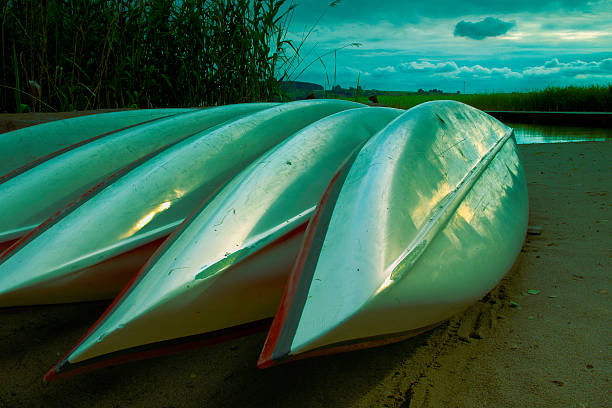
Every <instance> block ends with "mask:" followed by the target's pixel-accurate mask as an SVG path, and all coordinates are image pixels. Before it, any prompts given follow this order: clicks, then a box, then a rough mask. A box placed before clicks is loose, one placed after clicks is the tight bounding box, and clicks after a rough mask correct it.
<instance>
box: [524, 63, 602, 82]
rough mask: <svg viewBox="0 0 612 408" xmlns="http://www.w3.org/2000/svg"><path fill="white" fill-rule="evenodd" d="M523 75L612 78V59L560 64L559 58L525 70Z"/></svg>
mask: <svg viewBox="0 0 612 408" xmlns="http://www.w3.org/2000/svg"><path fill="white" fill-rule="evenodd" d="M523 74H524V75H530V76H550V75H557V76H558V75H563V76H569V77H576V78H578V76H580V78H587V77H588V76H590V75H597V76H610V77H612V58H606V59H603V60H601V61H589V62H585V61H581V60H577V61H572V62H560V61H559V60H558V59H557V58H553V59H552V60H550V61H546V62H545V63H544V65H540V66H535V67H527V68H525V69H524V70H523ZM580 78H579V79H580Z"/></svg>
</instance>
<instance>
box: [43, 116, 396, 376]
mask: <svg viewBox="0 0 612 408" xmlns="http://www.w3.org/2000/svg"><path fill="white" fill-rule="evenodd" d="M402 112H403V111H400V110H396V109H389V108H362V109H354V110H349V111H346V112H341V113H338V114H335V115H332V116H330V117H327V118H325V119H322V120H320V121H318V122H315V123H313V124H312V125H310V126H308V127H306V128H305V129H303V130H302V131H300V132H298V133H296V134H295V135H293V136H292V137H291V138H289V139H287V140H286V141H285V142H283V143H281V144H280V145H278V146H277V147H275V148H274V149H272V150H271V151H269V152H268V153H266V154H265V155H263V156H261V157H260V158H258V159H257V160H256V161H255V162H253V163H252V164H251V165H249V166H248V167H246V168H245V169H244V170H243V171H242V172H241V173H240V174H238V175H237V176H236V177H234V178H233V179H232V180H231V182H229V183H228V184H227V185H226V186H224V187H223V188H222V189H221V190H220V191H219V192H217V193H216V194H215V196H214V197H212V198H211V199H210V200H208V201H207V202H206V204H204V205H203V206H202V207H201V208H200V209H199V210H198V211H197V212H196V213H195V214H194V215H192V216H191V217H190V218H189V219H188V220H187V221H186V222H185V223H184V224H183V225H182V226H181V228H180V230H179V231H177V232H176V233H175V234H174V235H172V236H171V237H170V238H169V239H168V240H167V241H166V242H165V243H164V245H163V246H162V248H161V249H160V251H159V252H158V253H157V254H156V255H155V256H154V258H152V259H151V260H150V261H149V263H148V265H147V266H146V267H145V269H144V270H143V271H141V272H140V273H139V275H138V277H137V278H136V279H135V280H134V281H133V282H132V283H131V284H130V286H129V287H128V288H127V289H126V290H125V291H124V292H123V293H122V294H121V295H120V296H119V297H118V298H117V299H116V300H115V302H114V303H113V305H112V306H111V307H110V308H109V309H108V310H107V312H106V313H105V314H104V315H103V317H102V318H101V319H100V320H99V321H98V322H97V323H96V325H94V327H92V329H91V330H90V331H89V332H88V333H87V335H86V336H85V337H84V338H83V339H82V340H81V341H80V342H79V344H78V345H77V346H76V347H75V348H74V349H73V350H72V351H71V352H70V353H69V354H68V355H67V356H66V357H65V358H64V359H63V360H62V361H61V362H60V363H59V364H58V365H57V366H56V367H54V368H53V369H52V370H51V371H50V372H49V373H48V374H47V377H46V378H47V379H49V380H52V379H56V378H59V377H62V376H65V375H71V374H75V373H78V372H82V371H87V370H90V369H93V368H98V367H101V366H105V365H111V364H117V363H119V362H123V361H126V360H129V359H134V358H143V357H146V356H151V355H155V354H159V353H160V352H162V351H167V350H175V349H180V348H183V347H185V345H186V344H187V343H191V344H193V343H200V344H202V343H210V342H215V341H219V339H224V338H228V337H230V336H235V335H237V334H244V333H249V332H251V331H253V330H256V329H258V328H262V327H266V325H267V324H269V318H270V317H271V316H272V315H273V314H274V311H275V310H276V308H277V306H278V302H279V299H280V296H281V294H282V289H283V287H284V283H285V281H286V277H287V276H288V273H289V271H290V270H291V265H292V263H293V260H294V259H295V256H296V255H297V253H298V250H299V247H300V243H301V239H302V235H303V232H304V230H305V226H306V223H307V221H308V219H309V218H310V216H311V215H312V213H313V211H314V208H315V206H316V203H317V202H318V200H319V199H320V197H321V195H322V194H323V192H324V191H325V188H326V186H327V184H328V182H329V180H330V179H331V178H332V176H333V174H334V173H335V172H336V171H337V170H338V168H339V167H340V166H341V165H342V163H343V162H344V161H345V160H346V158H347V157H349V156H350V155H351V153H352V152H353V151H355V150H358V149H359V147H360V146H361V145H362V144H363V142H364V141H366V140H367V139H368V138H369V137H371V136H372V135H373V134H375V133H376V132H377V131H378V130H380V129H382V128H383V127H384V126H386V125H387V124H388V123H389V122H391V121H392V120H393V119H394V118H396V117H397V116H398V115H399V114H401V113H402Z"/></svg>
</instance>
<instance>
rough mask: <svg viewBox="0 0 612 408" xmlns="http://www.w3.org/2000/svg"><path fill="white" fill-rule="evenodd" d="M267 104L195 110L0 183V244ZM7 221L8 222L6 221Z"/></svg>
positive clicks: (53, 158) (110, 137) (51, 159)
mask: <svg viewBox="0 0 612 408" xmlns="http://www.w3.org/2000/svg"><path fill="white" fill-rule="evenodd" d="M270 106H274V105H270V104H240V105H229V106H223V107H218V108H210V109H201V110H196V111H193V112H187V113H181V114H177V115H173V116H170V117H166V118H162V119H158V120H154V121H152V122H148V123H146V124H141V125H139V126H134V127H130V128H127V129H123V130H119V131H116V132H111V133H109V134H106V135H104V136H103V137H99V138H94V140H91V141H89V142H88V143H85V144H82V145H77V146H75V147H73V148H70V149H68V150H66V151H63V152H60V153H61V154H57V155H55V154H52V155H48V156H46V157H45V159H44V160H43V161H41V162H35V163H33V164H32V165H31V166H30V165H28V166H24V167H21V168H20V169H19V170H17V171H15V172H12V173H9V174H8V175H5V176H2V177H0V214H2V215H3V216H2V217H0V243H1V242H5V241H10V240H14V239H18V238H20V237H22V236H24V235H26V234H27V233H28V232H30V231H31V230H33V229H34V228H36V227H37V226H38V225H40V223H42V222H43V221H44V220H46V219H47V218H49V217H51V216H52V215H54V214H55V213H57V212H58V211H60V210H62V209H63V208H64V207H66V206H67V205H68V204H70V203H72V202H74V201H75V200H77V199H78V198H79V197H80V196H81V195H83V194H85V193H87V192H88V190H90V189H92V188H93V187H95V186H96V185H97V184H98V183H100V182H102V181H103V180H105V179H106V178H108V177H109V176H111V175H112V174H113V173H115V172H116V171H118V170H120V169H121V168H123V167H125V166H127V165H129V164H131V163H133V162H135V161H137V160H142V159H143V158H145V157H146V156H148V155H150V154H153V153H155V152H156V151H159V150H161V149H164V148H167V147H168V146H169V145H172V144H174V143H176V142H178V141H180V140H182V139H184V138H186V137H189V136H191V135H193V134H195V133H198V132H200V131H203V130H205V129H208V128H211V127H213V126H215V125H218V124H220V123H222V122H225V121H226V120H229V119H232V118H236V117H238V116H241V115H244V114H247V113H251V112H256V111H259V110H262V109H265V108H269V107H270ZM9 215H10V216H9Z"/></svg>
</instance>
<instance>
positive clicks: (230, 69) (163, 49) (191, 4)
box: [0, 0, 291, 112]
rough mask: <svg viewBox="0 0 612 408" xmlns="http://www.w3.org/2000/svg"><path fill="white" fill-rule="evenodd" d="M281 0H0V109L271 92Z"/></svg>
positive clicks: (251, 97) (180, 102)
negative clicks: (0, 62)
mask: <svg viewBox="0 0 612 408" xmlns="http://www.w3.org/2000/svg"><path fill="white" fill-rule="evenodd" d="M285 1H286V0H181V1H175V0H54V1H43V0H41V1H38V0H37V1H32V0H0V7H1V10H0V24H1V28H0V29H1V33H0V34H1V38H0V46H1V51H0V52H1V54H0V58H1V59H2V65H1V69H0V109H1V110H2V111H5V112H6V111H13V112H14V111H16V110H17V111H20V110H22V109H23V108H24V106H23V105H24V103H25V104H27V106H26V107H29V108H30V109H32V110H49V109H50V108H51V109H56V110H73V109H79V110H82V109H95V108H116V107H168V106H199V105H222V104H228V103H237V102H252V101H265V100H271V99H273V98H274V97H276V96H277V95H278V94H279V90H280V88H279V85H278V81H277V79H276V76H277V75H276V74H277V72H276V71H277V70H278V69H279V67H278V66H277V63H280V62H278V61H277V59H278V57H276V54H277V52H276V51H277V50H279V49H282V47H283V46H284V45H285V44H286V42H285V41H284V36H285V30H286V18H287V16H288V13H289V12H290V10H291V8H289V9H288V10H287V7H284V8H282V6H283V3H285ZM282 10H287V11H282ZM13 43H14V44H15V53H13ZM279 76H280V75H279ZM17 90H19V92H17ZM17 95H19V96H17Z"/></svg>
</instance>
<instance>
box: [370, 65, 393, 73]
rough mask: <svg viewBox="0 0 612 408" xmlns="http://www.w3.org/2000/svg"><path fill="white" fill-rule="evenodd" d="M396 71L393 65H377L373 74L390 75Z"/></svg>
mask: <svg viewBox="0 0 612 408" xmlns="http://www.w3.org/2000/svg"><path fill="white" fill-rule="evenodd" d="M396 72H397V71H396V69H395V67H394V66H393V65H387V66H386V67H378V68H375V69H374V75H379V76H382V75H390V74H395V73H396Z"/></svg>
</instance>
